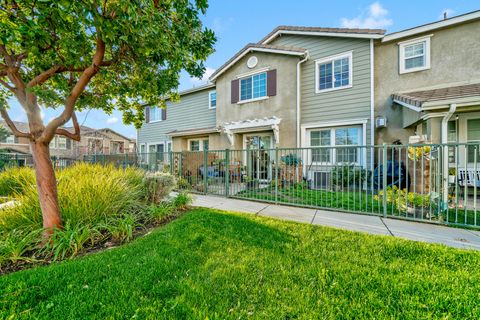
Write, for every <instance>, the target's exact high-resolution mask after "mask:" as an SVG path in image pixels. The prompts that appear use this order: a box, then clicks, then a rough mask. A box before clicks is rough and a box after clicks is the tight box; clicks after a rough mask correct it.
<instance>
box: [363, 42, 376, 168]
mask: <svg viewBox="0 0 480 320" xmlns="http://www.w3.org/2000/svg"><path fill="white" fill-rule="evenodd" d="M374 54H375V48H374V43H373V39H370V145H371V149H370V170H372V172H373V167H374V164H373V159H374V152H375V151H374V148H373V146H374V145H375V59H374ZM366 139H367V137H365V142H366ZM365 145H367V143H365ZM365 151H366V150H365ZM365 161H366V162H367V159H365Z"/></svg>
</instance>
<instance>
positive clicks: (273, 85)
mask: <svg viewBox="0 0 480 320" xmlns="http://www.w3.org/2000/svg"><path fill="white" fill-rule="evenodd" d="M276 95H277V69H273V70H268V71H267V96H269V97H272V96H276Z"/></svg>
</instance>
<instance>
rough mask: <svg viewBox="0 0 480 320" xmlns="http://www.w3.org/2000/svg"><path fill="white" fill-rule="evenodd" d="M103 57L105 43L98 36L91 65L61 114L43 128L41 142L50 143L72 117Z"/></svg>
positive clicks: (75, 87) (83, 74)
mask: <svg viewBox="0 0 480 320" xmlns="http://www.w3.org/2000/svg"><path fill="white" fill-rule="evenodd" d="M104 56H105V42H103V40H102V39H101V38H100V36H97V49H96V52H95V54H94V55H93V59H92V64H91V65H90V66H89V67H88V68H87V69H85V71H83V73H82V75H81V76H80V78H79V79H78V81H77V83H76V84H75V86H74V87H73V89H72V91H71V92H70V95H69V96H68V97H67V100H66V101H65V109H64V110H63V112H62V113H61V114H60V115H59V116H58V117H56V118H54V119H53V120H52V121H50V123H49V124H48V125H47V126H46V127H45V130H44V131H43V133H42V135H41V137H40V139H41V140H43V141H51V139H52V138H53V136H54V135H55V131H56V130H57V128H59V127H60V126H62V125H64V124H65V123H67V121H68V120H69V119H70V118H71V117H72V114H73V111H74V108H75V103H76V102H77V99H78V97H79V96H80V95H81V94H82V92H83V91H84V90H85V87H86V86H87V84H88V83H89V82H90V80H91V79H92V78H93V76H95V75H96V74H97V73H98V71H99V70H100V66H101V65H102V62H103V58H104Z"/></svg>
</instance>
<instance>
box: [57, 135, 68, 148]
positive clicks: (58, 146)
mask: <svg viewBox="0 0 480 320" xmlns="http://www.w3.org/2000/svg"><path fill="white" fill-rule="evenodd" d="M60 139H62V140H63V139H65V147H60ZM55 141H56V146H57V147H56V149H58V150H67V144H68V142H67V138H66V137H58V136H57V137H55Z"/></svg>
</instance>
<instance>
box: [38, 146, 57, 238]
mask: <svg viewBox="0 0 480 320" xmlns="http://www.w3.org/2000/svg"><path fill="white" fill-rule="evenodd" d="M30 145H31V147H32V155H33V163H34V165H35V175H36V178H37V190H38V199H39V201H40V208H41V209H42V216H43V228H44V229H45V236H49V235H50V234H52V233H53V230H54V228H61V226H62V219H61V217H60V206H59V204H58V191H57V179H56V178H55V172H54V170H53V164H52V161H51V159H50V149H49V146H48V144H47V145H46V144H44V143H41V142H36V141H33V142H31V143H30Z"/></svg>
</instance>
